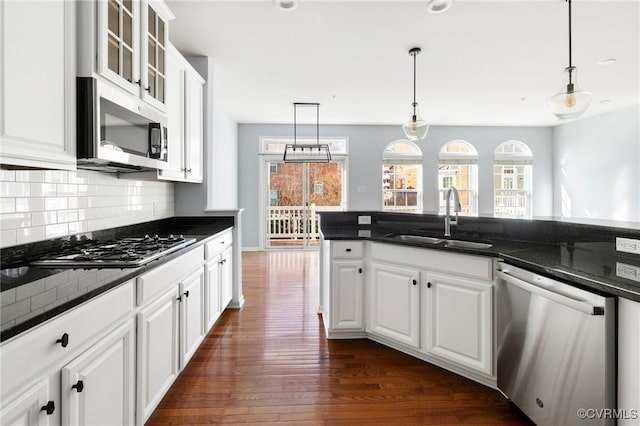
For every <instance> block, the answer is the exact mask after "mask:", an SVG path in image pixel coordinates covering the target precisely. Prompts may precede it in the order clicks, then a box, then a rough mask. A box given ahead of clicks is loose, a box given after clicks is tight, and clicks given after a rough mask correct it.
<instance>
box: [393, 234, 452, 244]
mask: <svg viewBox="0 0 640 426" xmlns="http://www.w3.org/2000/svg"><path fill="white" fill-rule="evenodd" d="M394 238H397V239H399V240H402V241H413V242H416V243H428V244H438V243H440V242H442V241H444V240H443V239H442V238H435V237H424V236H422V235H411V234H400V235H396V236H395V237H394Z"/></svg>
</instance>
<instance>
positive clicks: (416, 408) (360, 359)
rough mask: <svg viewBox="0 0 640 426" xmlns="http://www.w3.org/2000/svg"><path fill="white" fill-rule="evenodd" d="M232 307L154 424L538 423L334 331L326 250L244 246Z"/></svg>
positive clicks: (482, 393) (491, 397) (446, 376)
mask: <svg viewBox="0 0 640 426" xmlns="http://www.w3.org/2000/svg"><path fill="white" fill-rule="evenodd" d="M243 274H244V283H243V286H244V295H245V298H246V303H245V306H244V307H243V309H242V310H228V311H227V312H225V313H224V315H223V316H222V317H221V319H220V320H219V322H218V324H217V325H216V326H215V327H214V329H213V330H212V331H211V332H210V333H209V335H208V336H207V337H206V338H205V340H204V342H203V343H202V346H201V347H200V349H199V350H198V352H197V353H196V354H195V355H194V357H193V358H192V360H191V361H190V363H189V364H188V365H187V367H186V368H185V370H184V371H183V372H182V373H181V375H180V376H179V378H178V379H177V381H176V382H175V384H174V385H173V387H172V388H171V389H170V391H169V392H168V394H167V395H166V396H165V398H164V400H163V401H162V402H161V403H160V405H159V407H158V408H157V409H156V411H155V412H154V414H153V415H152V417H151V418H150V419H149V421H148V422H147V425H167V424H174V425H200V424H216V423H225V424H232V423H239V424H245V425H246V424H259V425H268V424H288V425H354V424H371V425H530V423H529V422H528V421H527V420H526V419H525V418H524V417H523V416H522V415H521V414H519V413H517V412H514V411H512V409H511V408H510V406H509V404H508V402H507V401H506V400H505V399H504V398H503V397H502V396H501V395H500V394H499V393H498V392H497V391H494V390H491V389H489V388H486V387H485V386H482V385H479V384H477V383H475V382H473V381H471V380H468V379H465V378H463V377H460V376H458V375H456V374H453V373H450V372H448V371H446V370H443V369H441V368H438V367H435V366H433V365H430V364H428V363H426V362H423V361H421V360H418V359H415V358H413V357H411V356H408V355H405V354H402V353H400V352H398V351H395V350H393V349H389V348H387V347H384V346H382V345H379V344H377V343H374V342H371V341H368V340H327V339H325V337H324V331H323V326H322V321H321V318H320V317H319V316H318V315H317V313H316V309H317V307H318V253H317V252H309V251H307V252H302V251H284V252H245V253H244V255H243Z"/></svg>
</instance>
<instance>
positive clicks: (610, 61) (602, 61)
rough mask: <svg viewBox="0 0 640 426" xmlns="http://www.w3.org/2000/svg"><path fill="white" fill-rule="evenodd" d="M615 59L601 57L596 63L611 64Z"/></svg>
mask: <svg viewBox="0 0 640 426" xmlns="http://www.w3.org/2000/svg"><path fill="white" fill-rule="evenodd" d="M616 60H617V59H616V58H607V59H603V60H601V61H599V62H598V65H600V66H601V67H603V66H606V65H611V64H613V63H614V62H615V61H616Z"/></svg>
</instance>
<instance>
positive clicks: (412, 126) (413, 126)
mask: <svg viewBox="0 0 640 426" xmlns="http://www.w3.org/2000/svg"><path fill="white" fill-rule="evenodd" d="M420 52H421V49H420V48H419V47H414V48H412V49H410V50H409V55H411V56H413V103H412V104H411V108H412V113H411V118H410V119H409V121H407V122H406V123H404V124H403V125H402V130H403V131H404V134H405V135H406V136H407V139H409V140H410V141H417V140H420V139H424V137H425V136H427V132H428V131H429V123H427V122H426V121H425V120H423V119H422V117H420V114H419V112H418V103H417V102H416V55H417V54H418V53H420Z"/></svg>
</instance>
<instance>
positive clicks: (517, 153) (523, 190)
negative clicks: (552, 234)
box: [493, 141, 533, 218]
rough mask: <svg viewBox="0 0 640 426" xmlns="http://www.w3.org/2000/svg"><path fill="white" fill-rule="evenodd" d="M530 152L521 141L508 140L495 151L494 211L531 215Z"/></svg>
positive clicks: (512, 214)
mask: <svg viewBox="0 0 640 426" xmlns="http://www.w3.org/2000/svg"><path fill="white" fill-rule="evenodd" d="M532 163H533V154H532V153H531V150H530V149H529V147H528V146H527V145H525V144H524V143H522V142H520V141H507V142H504V143H503V144H501V145H500V146H499V147H498V148H497V149H496V150H495V153H494V160H493V194H494V202H493V214H494V216H501V217H523V218H530V217H531V214H532V208H531V197H532V193H531V192H532V191H531V188H532V172H533V171H532Z"/></svg>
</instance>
